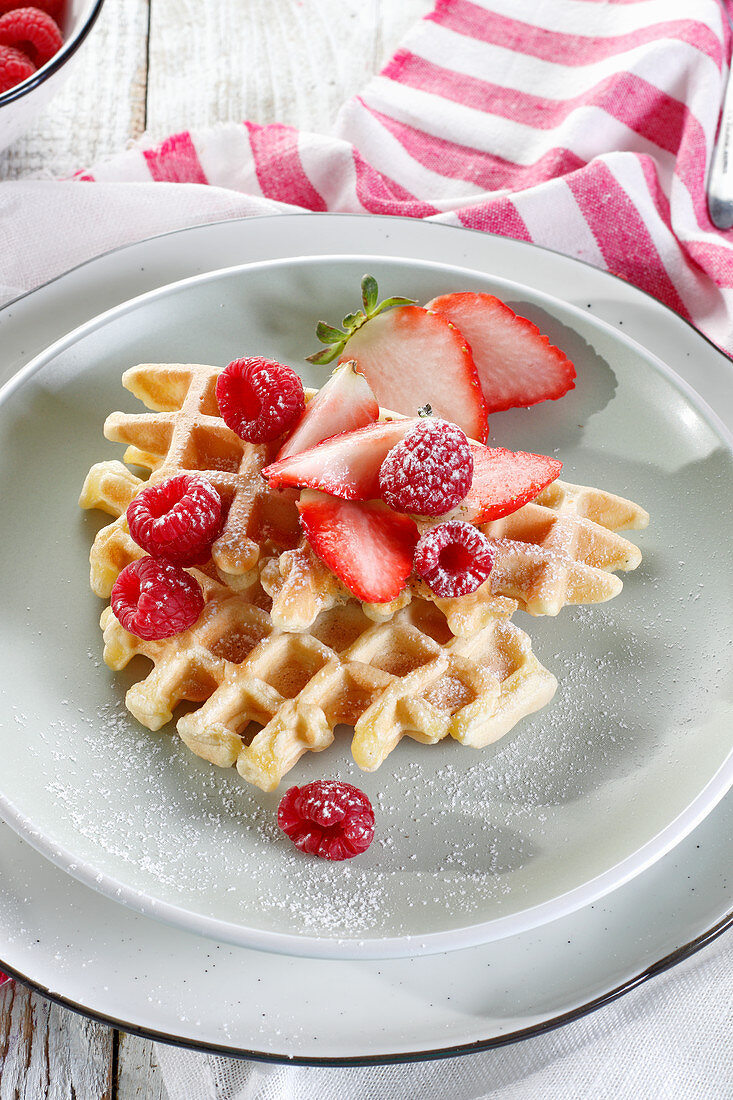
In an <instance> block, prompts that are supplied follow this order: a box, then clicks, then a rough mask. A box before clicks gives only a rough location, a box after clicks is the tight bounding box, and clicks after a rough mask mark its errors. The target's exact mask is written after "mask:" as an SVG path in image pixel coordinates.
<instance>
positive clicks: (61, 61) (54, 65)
mask: <svg viewBox="0 0 733 1100" xmlns="http://www.w3.org/2000/svg"><path fill="white" fill-rule="evenodd" d="M29 2H30V0H29ZM103 3H104V0H89V2H88V6H87V11H86V14H84V15H83V16H82V17H80V18H79V19H78V21H77V24H76V26H75V27H74V28H73V30H72V31H71V33H70V34H68V35H67V37H66V38H65V39H64V44H63V46H62V47H61V49H60V50H59V51H58V53H55V54H54V55H53V57H52V58H51V59H50V60H49V61H47V62H46V64H45V65H42V66H41V68H40V69H38V70H36V72H35V73H33V74H32V75H31V76H29V77H28V78H27V79H26V80H22V81H21V82H20V84H16V85H15V87H13V88H8V89H7V91H5V92H2V93H0V110H1V109H2V108H3V107H9V106H10V105H11V104H12V103H17V102H18V101H19V100H21V99H23V98H24V97H25V96H27V95H29V94H30V93H31V92H34V91H35V90H36V89H37V88H39V87H40V86H41V84H43V83H45V81H46V80H48V78H49V77H51V76H53V75H54V73H57V72H58V71H59V70H60V69H62V68H63V66H64V65H65V64H66V62H67V61H68V60H69V59H70V58H71V57H73V56H74V54H75V53H76V51H77V50H78V49H79V47H80V46H81V44H82V42H83V41H84V39H85V38H86V37H87V35H88V34H89V32H90V31H91V29H92V27H93V26H94V24H95V23H96V21H97V17H98V16H99V13H100V11H101V10H102V4H103Z"/></svg>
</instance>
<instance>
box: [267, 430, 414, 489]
mask: <svg viewBox="0 0 733 1100" xmlns="http://www.w3.org/2000/svg"><path fill="white" fill-rule="evenodd" d="M419 423H420V421H419V420H418V419H417V418H413V419H405V420H385V421H382V422H380V423H378V424H369V425H368V426H367V427H366V428H357V430H356V431H355V432H343V433H342V434H341V435H335V436H333V437H332V438H331V439H326V440H324V442H323V443H317V444H316V446H315V447H310V448H309V449H308V450H307V451H301V452H300V454H297V455H290V457H288V458H283V459H280V460H278V461H277V462H273V463H272V465H271V466H266V467H265V469H264V470H263V471H262V476H263V477H264V478H265V480H266V481H267V483H268V485H269V486H270V488H272V489H287V488H301V489H303V488H305V489H320V490H321V492H323V493H330V494H331V496H335V497H342V498H343V499H344V500H372V499H374V498H376V497H378V496H380V492H379V470H380V467H381V465H382V463H383V462H384V460H385V458H386V457H387V455H388V454H389V452H390V451H391V450H392V448H393V447H394V446H395V444H397V443H399V442H400V440H401V439H403V437H404V435H405V433H406V432H407V431H408V429H409V428H412V427H414V426H415V424H419Z"/></svg>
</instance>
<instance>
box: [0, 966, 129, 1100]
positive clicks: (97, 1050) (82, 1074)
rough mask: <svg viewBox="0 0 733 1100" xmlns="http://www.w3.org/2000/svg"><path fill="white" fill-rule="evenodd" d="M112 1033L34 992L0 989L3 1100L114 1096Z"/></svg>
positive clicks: (93, 1099) (110, 1099) (16, 987)
mask: <svg viewBox="0 0 733 1100" xmlns="http://www.w3.org/2000/svg"><path fill="white" fill-rule="evenodd" d="M113 1034H114V1033H113V1032H112V1030H111V1029H110V1028H108V1027H105V1026H104V1025H103V1024H98V1023H94V1022H93V1021H92V1020H87V1019H85V1017H83V1016H78V1015H77V1014H76V1013H74V1012H70V1011H69V1010H68V1009H65V1008H60V1007H59V1006H58V1005H55V1004H53V1003H52V1002H51V1001H47V1000H46V999H45V998H43V997H39V996H38V995H37V994H35V993H32V992H31V991H30V990H29V989H26V988H25V986H22V985H20V983H19V982H12V983H11V984H9V985H7V986H4V987H3V989H2V990H0V1100H41V1098H43V1100H78V1098H79V1097H84V1100H113V1097H114V1093H113V1081H112V1054H113Z"/></svg>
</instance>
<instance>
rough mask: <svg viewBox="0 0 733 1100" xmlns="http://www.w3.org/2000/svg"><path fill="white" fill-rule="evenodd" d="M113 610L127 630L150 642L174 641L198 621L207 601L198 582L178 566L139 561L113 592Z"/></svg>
mask: <svg viewBox="0 0 733 1100" xmlns="http://www.w3.org/2000/svg"><path fill="white" fill-rule="evenodd" d="M110 602H111V604H112V610H113V611H114V613H115V615H116V616H117V618H118V619H119V621H120V623H121V624H122V626H124V628H125V630H129V632H130V633H131V634H134V635H135V637H137V638H144V639H145V640H147V641H152V640H156V639H159V638H172V637H173V635H174V634H181V633H182V632H183V631H184V630H188V628H189V626H193V624H194V623H195V622H196V620H197V619H198V617H199V615H200V614H201V612H202V611H203V608H204V597H203V593H202V592H201V588H200V586H199V584H198V582H197V581H195V580H194V578H193V577H192V576H191V575H190V574H189V573H185V572H184V571H183V569H181V568H180V567H179V566H178V565H171V563H170V562H167V561H158V560H157V559H156V558H139V559H138V561H133V562H130V564H129V565H126V566H125V568H124V569H123V570H122V572H121V573H120V575H119V577H118V578H117V580H116V581H115V583H114V587H113V588H112V597H111V601H110Z"/></svg>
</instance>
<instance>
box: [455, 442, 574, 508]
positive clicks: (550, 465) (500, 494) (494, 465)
mask: <svg viewBox="0 0 733 1100" xmlns="http://www.w3.org/2000/svg"><path fill="white" fill-rule="evenodd" d="M468 445H469V447H470V448H471V454H472V455H473V481H472V482H471V488H470V489H469V490H468V495H467V496H466V497H465V498H464V499H463V500H462V501H461V503H460V504H459V505H458V507H457V508H455V509H454V510H453V512H451V515H452V516H454V517H455V518H456V519H462V520H466V521H468V522H470V523H487V522H488V521H489V520H491V519H501V517H502V516H508V515H511V513H512V512H516V511H517V510H518V509H519V508H522V507H524V505H525V504H529V502H530V500H534V498H535V497H536V496H537V494H538V493H541V492H542V490H543V489H544V488H546V487H547V486H548V485H549V484H550V482H552V481H554V480H555V478H557V477H559V476H560V471H561V470H562V462H560V461H558V459H556V458H550V457H549V456H548V455H535V454H530V453H528V452H527V451H508V450H507V449H506V448H505V447H484V446H483V444H481V443H475V442H474V441H473V440H469V442H468Z"/></svg>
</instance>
